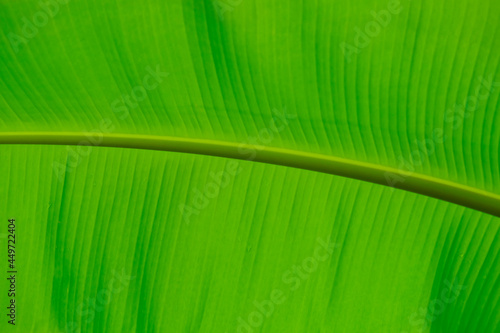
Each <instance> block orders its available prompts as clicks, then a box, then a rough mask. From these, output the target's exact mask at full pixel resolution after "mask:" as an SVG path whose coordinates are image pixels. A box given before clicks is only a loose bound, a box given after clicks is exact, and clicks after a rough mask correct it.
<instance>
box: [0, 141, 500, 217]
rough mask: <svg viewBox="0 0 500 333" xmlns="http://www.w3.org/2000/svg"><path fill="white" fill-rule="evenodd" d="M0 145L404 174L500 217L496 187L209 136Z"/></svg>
mask: <svg viewBox="0 0 500 333" xmlns="http://www.w3.org/2000/svg"><path fill="white" fill-rule="evenodd" d="M89 138H93V141H92V140H89ZM96 141H99V142H98V143H96ZM0 144H37V145H38V144H44V145H83V146H102V147H116V148H135V149H147V150H159V151H169V152H179V153H190V154H199V155H208V156H217V157H226V158H232V159H239V160H247V161H255V162H261V163H268V164H275V165H282V166H287V167H293V168H299V169H304V170H310V171H317V172H323V173H327V174H331V175H337V176H343V177H348V178H353V179H358V180H362V181H367V182H371V183H376V184H380V185H384V186H389V183H388V180H387V177H388V176H390V177H401V178H398V179H399V180H402V181H399V182H396V183H395V184H393V185H392V187H394V188H398V189H401V190H405V191H410V192H414V193H417V194H421V195H426V196H429V197H433V198H436V199H440V200H445V201H448V202H451V203H454V204H458V205H461V206H464V207H468V208H472V209H475V210H478V211H482V212H484V213H488V214H491V215H494V216H497V217H500V195H498V194H495V193H492V192H487V191H484V190H480V189H477V188H474V187H470V186H466V185H462V184H458V183H455V182H451V181H447V180H444V179H440V178H436V177H431V176H427V175H423V174H419V173H405V172H402V171H399V170H397V169H395V168H391V167H387V166H382V165H378V164H372V163H366V162H360V161H355V160H350V159H344V158H340V157H335V156H329V155H323V154H316V153H308V152H303V151H297V150H290V149H283V148H275V147H269V146H261V145H250V144H244V143H233V142H225V141H216V140H205V139H192V138H182V137H170V136H153V135H136V134H117V133H106V134H103V133H95V132H93V133H91V132H3V133H0Z"/></svg>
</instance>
